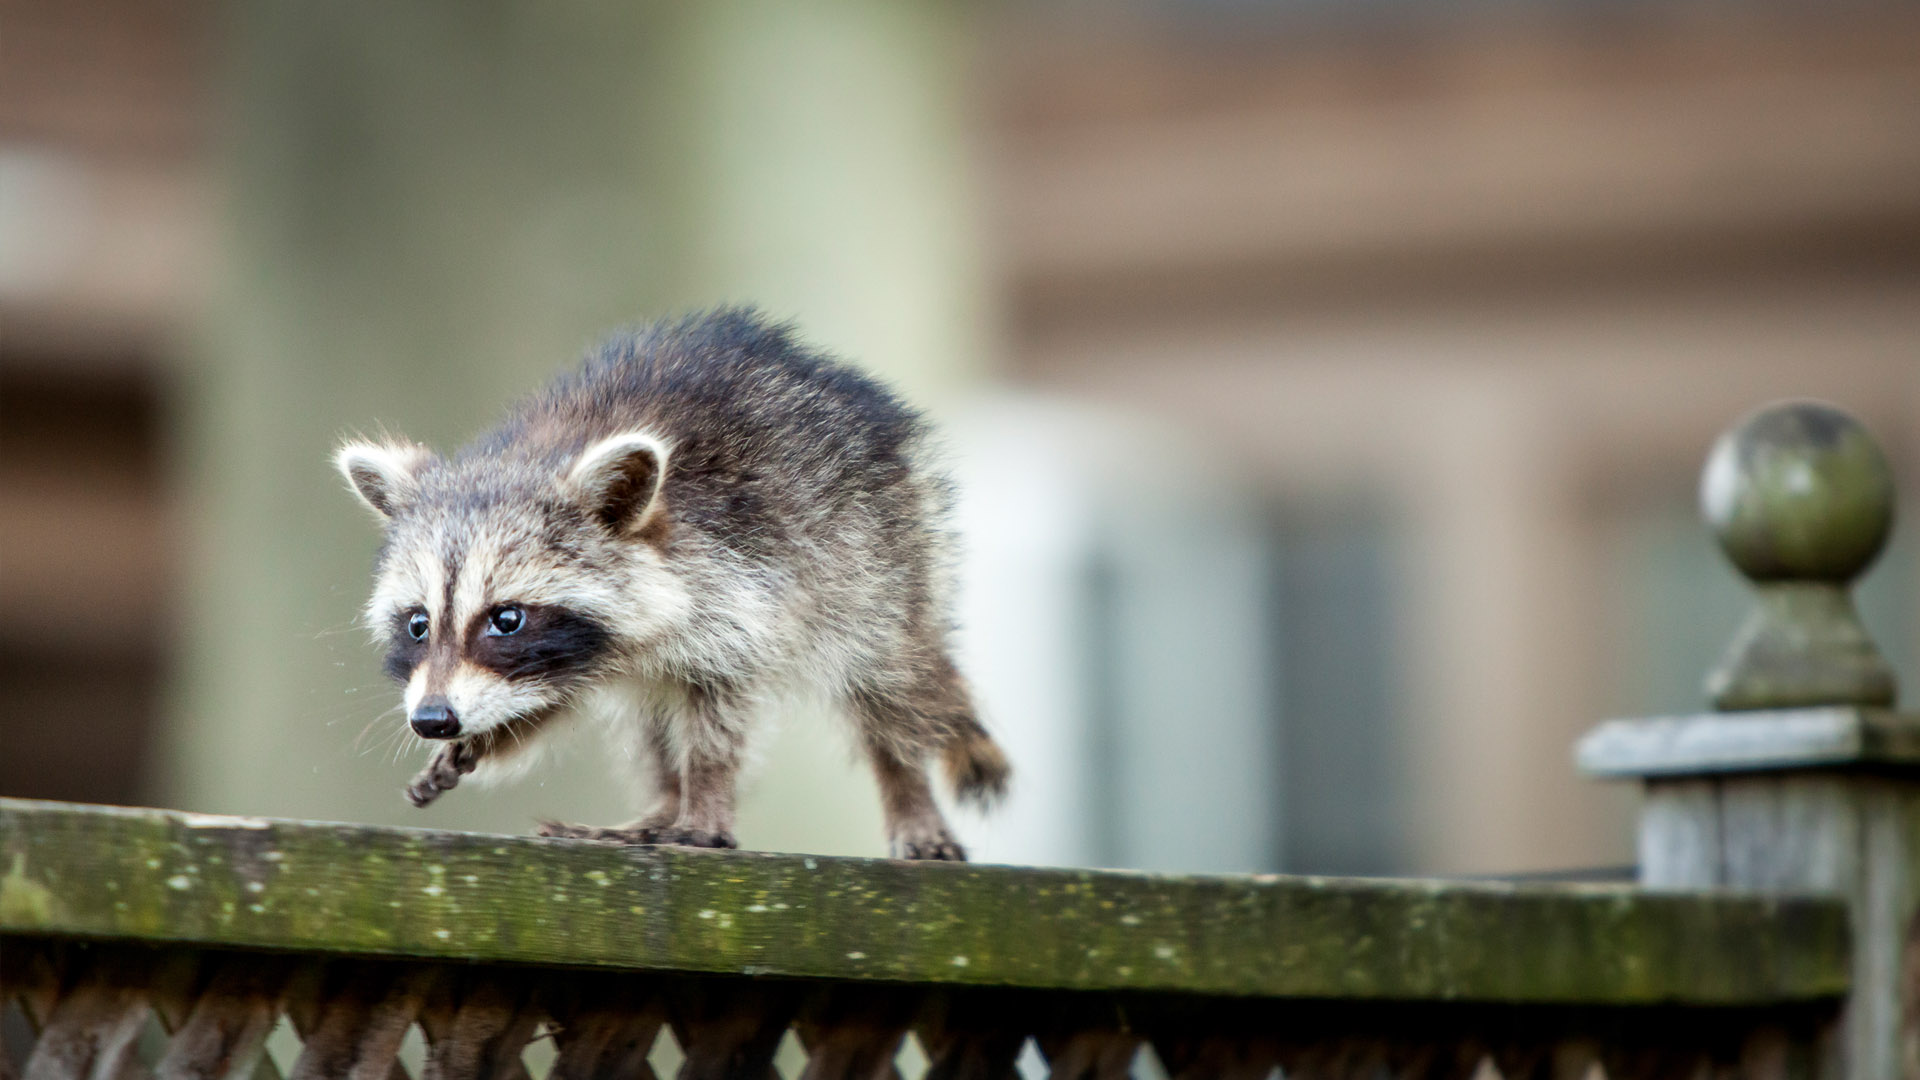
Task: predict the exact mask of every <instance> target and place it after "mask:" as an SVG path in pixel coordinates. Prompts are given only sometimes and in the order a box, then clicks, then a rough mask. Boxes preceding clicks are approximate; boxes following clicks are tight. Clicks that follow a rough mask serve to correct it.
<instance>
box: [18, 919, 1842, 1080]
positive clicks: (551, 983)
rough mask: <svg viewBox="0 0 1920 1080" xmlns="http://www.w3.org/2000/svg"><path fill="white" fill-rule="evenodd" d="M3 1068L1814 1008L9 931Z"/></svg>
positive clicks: (1568, 1061) (1653, 1059)
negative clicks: (1381, 993) (141, 941)
mask: <svg viewBox="0 0 1920 1080" xmlns="http://www.w3.org/2000/svg"><path fill="white" fill-rule="evenodd" d="M0 1003H3V1004H4V1009H0V1078H5V1080H13V1078H14V1077H16V1076H17V1077H22V1078H24V1080H54V1078H67V1077H73V1078H80V1077H101V1078H113V1080H143V1078H146V1077H156V1078H176V1077H177V1078H213V1077H230V1078H242V1080H244V1078H252V1080H283V1078H285V1080H309V1078H323V1077H326V1078H331V1077H359V1078H369V1080H443V1078H444V1080H451V1078H468V1077H473V1078H498V1080H540V1078H555V1080H574V1078H586V1077H608V1078H611V1077H632V1078H639V1080H648V1078H653V1077H669V1076H677V1077H679V1078H681V1080H704V1078H722V1077H752V1078H755V1080H771V1078H774V1077H783V1078H785V1080H796V1078H798V1077H808V1078H820V1080H824V1078H831V1077H846V1078H853V1077H859V1078H872V1080H887V1078H896V1077H897V1078H900V1080H919V1078H922V1077H926V1078H949V1077H952V1078H958V1077H976V1078H1001V1077H1006V1078H1011V1077H1033V1076H1052V1077H1067V1078H1087V1080H1092V1078H1114V1077H1127V1076H1139V1077H1160V1076H1166V1077H1182V1078H1188V1077H1191V1078H1198V1077H1229V1078H1245V1080H1265V1078H1267V1077H1272V1076H1276V1075H1280V1076H1284V1077H1286V1078H1287V1080H1603V1078H1604V1080H1719V1078H1723V1077H1724V1078H1728V1080H1732V1078H1736V1077H1737V1078H1741V1080H1747V1078H1751V1080H1786V1077H1788V1076H1789V1075H1790V1074H1794V1073H1799V1072H1802V1071H1804V1069H1803V1068H1800V1067H1796V1062H1799V1063H1801V1065H1802V1066H1803V1065H1804V1063H1805V1062H1806V1061H1807V1060H1809V1055H1810V1054H1811V1050H1810V1049H1808V1047H1809V1046H1810V1035H1809V1032H1810V1030H1811V1024H1810V1023H1809V1020H1810V1018H1807V1017H1801V1018H1800V1019H1799V1020H1798V1021H1795V1022H1793V1023H1786V1022H1784V1019H1783V1018H1782V1017H1780V1016H1776V1015H1769V1014H1766V1013H1756V1012H1753V1011H1750V1010H1732V1011H1730V1010H1704V1011H1702V1010H1692V1011H1688V1012H1685V1013H1681V1014H1676V1013H1674V1012H1672V1011H1666V1012H1660V1011H1654V1010H1646V1009H1639V1010H1630V1011H1627V1012H1625V1013H1617V1012H1616V1011H1609V1010H1572V1011H1569V1010H1549V1011H1544V1012H1543V1011H1541V1010H1537V1009H1533V1010H1530V1009H1524V1008H1523V1009H1515V1010H1498V1009H1493V1010H1489V1009H1485V1008H1480V1009H1474V1010H1466V1011H1461V1010H1451V1011H1450V1010H1449V1009H1448V1007H1447V1006H1445V1005H1441V1004H1432V1005H1428V1006H1424V1007H1416V1006H1408V1005H1400V1006H1380V1007H1368V1008H1355V1007H1352V1006H1334V1005H1330V1004H1326V1003H1318V1004H1316V1003H1300V1002H1292V1003H1289V1002H1265V1003H1262V1002H1254V1001H1245V1000H1238V1001H1236V1000H1194V999H1189V1000H1170V999H1145V998H1141V999H1135V998H1128V997H1123V996H1113V995H1083V994H1066V995H1058V994H1053V995H1050V994H1042V993H1034V992H1031V991H1020V990H1011V989H1009V990H1005V991H993V990H984V989H969V990H963V991H956V990H953V989H950V988H936V987H918V986H887V985H873V984H860V983H836V982H824V981H822V982H810V981H804V980H774V979H755V978H737V977H736V978H724V977H710V976H679V975H655V974H613V973H605V972H581V971H569V970H556V969H537V968H528V967H512V966H500V965H454V964H419V963H409V962H403V961H393V960H367V959H355V958H335V959H327V960H323V959H317V958H312V957H303V956H298V955H276V954H270V953H252V952H233V951H217V950H207V951H190V950H169V949H153V948H145V947H139V946H118V945H87V944H84V943H75V942H60V941H52V940H45V941H43V940H35V939H25V938H7V939H0Z"/></svg>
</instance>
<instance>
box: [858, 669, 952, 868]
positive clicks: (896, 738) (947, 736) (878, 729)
mask: <svg viewBox="0 0 1920 1080" xmlns="http://www.w3.org/2000/svg"><path fill="white" fill-rule="evenodd" d="M848 704H849V706H850V707H851V711H852V713H853V715H854V719H855V720H856V721H857V722H858V724H859V726H860V736H861V743H862V746H863V748H864V749H865V750H866V752H867V760H868V761H870V762H871V763H872V764H873V775H874V778H875V779H876V780H878V781H879V782H880V809H881V812H882V813H883V814H884V815H885V816H886V822H887V849H888V851H889V852H890V853H891V854H892V855H893V857H894V858H896V859H937V860H944V861H950V862H965V861H966V859H967V852H966V849H965V848H962V847H961V846H960V842H959V841H957V840H955V839H954V838H953V832H952V830H950V829H949V828H948V827H947V819H946V818H945V817H944V816H942V815H941V813H940V805H939V804H938V803H936V802H935V801H934V799H933V788H932V786H931V785H929V784H928V783H927V768H926V758H927V755H928V754H929V753H931V752H932V751H933V750H934V749H935V748H936V747H939V746H942V745H945V744H946V743H947V742H949V741H951V739H952V738H953V735H954V732H956V731H957V730H960V729H962V728H963V727H967V726H973V727H977V726H978V725H977V724H974V721H973V705H972V703H971V701H969V700H968V697H967V692H966V687H965V685H964V684H963V683H962V682H961V681H960V678H959V675H958V673H956V672H954V670H953V667H952V665H951V664H949V663H947V662H946V661H945V660H942V661H940V665H939V669H938V670H936V671H933V672H929V673H927V674H925V675H923V676H922V677H919V678H916V679H914V680H913V681H912V682H910V683H908V684H906V685H905V686H902V687H899V688H897V689H888V690H877V689H868V690H862V691H858V692H856V693H854V694H853V695H852V698H851V700H850V701H849V703H848Z"/></svg>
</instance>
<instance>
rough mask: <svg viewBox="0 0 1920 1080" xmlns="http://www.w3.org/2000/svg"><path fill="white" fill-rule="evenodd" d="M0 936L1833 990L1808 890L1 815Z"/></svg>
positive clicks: (41, 806) (965, 978) (942, 975)
mask: <svg viewBox="0 0 1920 1080" xmlns="http://www.w3.org/2000/svg"><path fill="white" fill-rule="evenodd" d="M0 871H4V876H0V934H14V935H19V934H28V935H59V936H76V937H87V938H109V939H137V940H142V941H148V942H186V943H194V944H200V945H208V946H224V947H242V948H269V949H281V950H298V951H308V952H326V953H352V954H362V955H382V954H384V955H397V956H414V957H443V958H457V959H463V960H487V961H504V962H519V963H536V964H551V965H589V966H597V967H614V968H632V969H650V970H671V971H681V972H719V973H745V974H767V975H783V976H791V977H798V978H818V979H851V980H888V981H896V982H914V983H927V984H976V985H977V984H985V985H1001V986H1017V987H1032V988H1040V989H1060V990H1142V991H1172V992H1183V993H1197V994H1230V995H1252V996H1265V997H1295V998H1323V999H1402V1000H1435V1001H1488V1002H1519V1003H1584V1004H1594V1005H1609V1004H1612V1005H1631V1004H1651V1003H1665V1002H1687V1003H1694V1004H1700V1005H1716V1004H1724V1005H1736V1004H1755V1003H1768V1002H1792V1001H1806V1000H1814V999H1820V998H1826V997H1833V996H1837V995H1841V994H1844V993H1845V992H1846V990H1847V987H1848V961H1847V956H1848V929H1847V922H1846V916H1845V911H1844V909H1843V908H1842V906H1841V905H1839V904H1837V903H1834V902H1832V901H1830V900H1825V899H1818V898H1792V897H1756V896H1747V897H1736V896H1728V895H1696V894H1683V893H1658V892H1655V893H1649V892H1644V891H1640V890H1637V889H1634V888H1632V887H1628V886H1596V885H1507V884H1497V883H1471V884H1463V883H1440V882H1422V881H1361V880H1334V879H1316V878H1297V877H1275V876H1266V877H1218V878H1204V877H1196V878H1177V877H1158V876H1148V875H1141V874H1130V873H1111V872H1094V871H1060V870H1037V869H1023V868H1011V867H999V866H968V865H950V864H945V865H943V864H907V863H898V862H888V861H869V860H858V859H829V858H812V857H804V856H791V855H764V854H753V853H745V852H705V851H686V850H678V849H664V848H618V847H610V846H601V845H596V844H591V843H584V842H576V841H558V840H544V839H538V838H533V837H504V836H483V835H474V834H464V833H438V832H425V831H417V830H400V829H383V828H367V827H359V826H344V825H314V824H303V823H295V822H275V821H265V820H254V819H236V818H214V817H204V816H193V815H182V814H175V813H167V812H161V811H153V810H126V809H115V808H100V807H82V806H73V805H65V804H56V803H42V802H30V801H22V800H0Z"/></svg>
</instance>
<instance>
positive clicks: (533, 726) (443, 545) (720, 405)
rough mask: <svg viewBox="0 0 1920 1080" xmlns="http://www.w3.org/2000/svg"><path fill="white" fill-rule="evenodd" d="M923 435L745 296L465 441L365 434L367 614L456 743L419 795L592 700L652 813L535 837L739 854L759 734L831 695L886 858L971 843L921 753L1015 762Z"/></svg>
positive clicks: (599, 360)
mask: <svg viewBox="0 0 1920 1080" xmlns="http://www.w3.org/2000/svg"><path fill="white" fill-rule="evenodd" d="M928 442H929V434H928V431H927V428H926V425H925V423H924V421H923V420H922V418H921V417H920V416H919V414H918V413H916V412H915V411H914V410H912V409H910V408H908V407H907V406H906V405H904V404H903V403H901V401H900V400H899V399H898V398H896V397H895V396H893V395H892V394H891V393H890V392H888V391H887V390H886V389H885V388H883V387H882V386H881V385H879V384H878V383H877V382H875V381H874V380H872V379H871V378H869V377H867V376H865V375H863V374H861V373H859V372H857V371H855V370H854V369H852V368H850V367H848V366H846V365H844V364H841V363H839V362H837V361H835V360H833V359H832V358H830V357H828V356H825V355H823V354H821V353H820V352H817V351H815V350H813V349H811V348H809V347H808V346H806V345H804V344H802V343H801V342H800V341H799V340H798V339H797V338H796V336H795V334H794V332H793V330H792V328H791V327H790V326H787V325H782V324H776V323H773V322H770V321H768V320H767V319H765V318H763V317H762V316H760V315H759V314H757V313H756V312H754V311H752V310H750V309H727V310H721V311H717V312H712V313H706V314H701V315H697V316H692V317H689V318H686V319H684V320H680V321H677V322H663V323H659V324H656V325H653V326H649V327H645V328H642V329H639V330H636V331H631V332H626V333H621V334H618V335H616V336H614V337H612V338H611V339H609V340H607V341H606V342H604V343H603V344H601V345H600V346H599V347H598V348H596V349H594V350H592V351H590V352H589V354H588V356H587V358H586V360H585V363H584V365H583V366H582V367H580V368H579V369H577V370H575V371H573V372H571V373H569V374H566V375H563V376H562V377H560V378H559V379H558V380H556V381H555V382H554V383H552V384H551V385H550V386H549V387H548V388H547V389H546V390H545V391H544V392H542V393H540V394H538V395H536V396H534V397H532V398H530V399H528V400H526V401H524V402H523V403H521V404H520V405H519V406H518V407H516V408H515V409H513V410H512V411H511V412H510V413H509V415H508V416H507V418H506V420H505V421H504V422H503V423H502V424H501V425H500V426H499V427H497V428H495V429H494V430H492V431H491V432H489V433H487V434H485V435H482V436H481V437H480V438H478V439H477V440H476V441H474V442H473V443H472V444H471V445H469V446H467V447H466V448H465V449H463V450H461V451H460V452H458V453H457V454H454V455H453V456H451V457H446V458H442V457H439V456H436V455H435V454H434V453H432V452H431V451H429V450H427V449H426V448H425V447H422V446H419V445H416V444H414V443H411V442H408V441H405V440H403V439H392V438H389V439H380V440H373V441H351V442H348V443H346V444H345V445H344V446H342V447H341V448H340V450H339V452H338V454H337V455H336V458H335V463H336V465H337V466H338V468H339V470H340V472H341V473H342V474H343V475H344V476H345V477H346V479H347V482H348V483H349V485H350V486H351V487H352V489H353V491H354V492H355V493H356V494H357V495H358V496H359V497H360V499H361V501H363V502H365V503H366V505H367V506H368V507H370V508H371V509H372V510H373V512H374V513H375V514H376V515H377V516H378V517H379V518H380V520H381V522H382V524H383V526H384V529H385V542H384V544H383V545H382V546H381V548H380V553H379V556H378V560H377V566H376V571H375V581H376V583H375V587H374V590H373V596H372V599H371V600H370V601H369V602H368V604H367V608H366V620H367V623H368V626H369V628H370V629H371V630H372V631H373V632H374V635H375V637H376V638H377V639H378V640H380V641H381V642H383V643H384V644H385V646H386V649H387V656H386V670H387V673H388V674H389V675H391V676H392V677H393V678H394V679H396V680H398V681H399V682H400V683H401V684H403V685H404V686H405V704H406V713H407V723H408V724H409V725H410V727H411V728H412V730H413V732H414V733H415V734H417V735H419V736H420V737H421V738H423V739H429V740H436V741H438V742H440V744H441V745H439V746H438V747H437V748H436V750H435V751H434V753H433V754H432V757H431V760H430V761H429V763H428V765H427V767H426V768H425V770H424V771H422V772H421V773H420V774H419V775H418V776H417V777H416V778H415V779H414V780H413V782H412V784H411V785H410V786H409V787H408V789H407V797H408V798H409V799H410V800H411V801H412V802H413V803H414V804H415V805H417V806H425V805H426V804H428V803H430V802H432V801H433V800H434V799H435V798H437V797H438V796H439V795H441V794H442V793H444V792H446V791H449V790H451V789H452V788H454V787H455V786H456V785H458V784H459V782H460V779H461V778H462V777H463V776H465V775H467V774H470V773H473V772H475V771H476V770H488V771H496V770H501V769H505V768H508V767H510V766H512V765H513V764H514V763H515V759H516V758H520V759H521V760H522V761H523V762H524V761H525V760H526V758H525V755H527V754H528V753H529V752H530V750H531V749H532V748H533V747H535V746H536V745H537V744H538V742H539V740H540V739H541V737H542V736H543V735H545V734H547V733H548V732H549V731H550V730H552V729H553V728H554V727H555V726H556V725H557V724H559V723H562V722H564V721H565V720H566V718H568V717H570V716H573V715H576V714H578V713H580V712H582V711H585V712H589V713H594V712H597V713H599V714H601V715H603V716H604V717H606V718H607V719H608V720H609V724H608V730H609V732H610V733H611V734H612V735H613V737H614V738H615V739H616V740H617V741H618V743H619V744H620V748H621V749H623V750H624V751H625V753H624V754H621V755H616V756H621V757H627V758H630V759H631V760H633V761H634V762H636V764H637V765H638V766H639V769H638V771H639V772H640V773H642V774H644V775H642V776H640V777H638V778H637V779H639V780H640V781H641V782H643V783H646V782H650V784H651V804H650V805H651V808H650V809H649V810H648V811H647V813H645V814H644V816H642V817H640V818H639V819H638V820H636V821H633V822H629V823H627V824H625V825H620V826H616V827H612V828H597V827H591V826H582V825H569V824H562V823H557V822H548V823H545V824H543V825H542V827H541V829H540V831H541V833H542V834H543V835H547V836H560V837H573V838H581V839H592V840H605V841H613V842H621V843H632V844H679V845H688V846H693V847H734V846H735V840H734V788H735V780H736V776H737V774H738V772H739V770H740V766H741V759H742V755H743V752H744V750H745V749H746V745H747V740H748V737H749V735H750V733H751V732H752V731H753V729H754V728H755V727H756V725H757V724H758V723H759V722H760V721H761V720H762V719H763V718H764V717H765V715H766V714H767V713H768V712H769V711H770V710H773V709H777V708H779V707H780V706H781V705H782V704H783V703H787V702H790V701H791V700H792V699H794V698H796V697H806V698H812V699H824V700H826V701H829V702H831V703H833V704H834V705H835V706H836V707H837V708H836V711H837V712H839V713H841V714H842V715H843V716H844V717H846V718H847V719H848V720H849V721H850V722H851V727H852V731H853V733H854V737H855V741H856V742H857V744H858V746H859V748H860V750H861V751H862V752H863V753H864V755H865V757H866V760H867V761H868V762H869V763H870V764H871V765H872V767H873V771H874V774H875V776H876V777H877V778H878V780H879V785H880V794H881V801H882V808H883V810H884V813H885V819H886V829H887V840H888V843H889V847H890V850H891V852H892V853H893V855H894V856H895V857H897V858H907V859H947V860H964V859H965V858H966V854H965V852H964V851H963V850H962V848H961V846H960V844H959V843H957V842H956V841H955V840H954V837H953V834H952V832H951V831H950V830H949V828H948V826H947V823H946V821H945V819H944V818H943V817H942V815H941V812H940V809H939V806H938V805H937V804H936V803H935V801H934V797H933V793H932V790H931V788H930V787H929V784H928V780H927V772H926V765H927V760H928V758H930V757H932V756H934V755H936V754H937V755H938V757H939V759H940V761H941V762H942V764H943V765H944V771H945V773H946V777H947V780H948V781H949V782H950V784H951V786H952V789H953V792H954V794H955V796H956V797H957V798H959V799H961V800H966V801H973V802H976V803H979V804H981V805H983V806H985V805H988V804H990V803H991V802H992V801H993V800H995V799H996V798H998V797H999V796H1001V795H1002V794H1003V793H1004V792H1005V789H1006V785H1007V781H1008V776H1009V771H1010V770H1009V767H1008V764H1007V761H1006V758H1005V756H1004V755H1003V754H1002V752H1001V750H1000V748H999V746H998V745H996V744H995V743H994V741H993V739H992V738H991V737H990V736H989V735H988V734H987V732H986V730H985V729H984V728H983V727H982V726H981V724H980V722H979V720H978V719H977V718H976V716H975V712H974V707H973V704H972V701H971V699H970V697H969V694H968V690H967V684H966V682H965V680H964V679H963V678H962V677H961V675H960V673H959V671H958V670H957V669H956V668H955V666H954V663H953V659H952V655H951V649H950V647H949V644H948V636H949V631H950V626H951V614H950V610H949V595H948V587H947V578H948V572H947V571H948V566H947V563H948V559H949V547H950V533H949V531H948V525H947V517H948V514H949V504H950V502H951V498H950V486H949V483H948V481H947V480H946V479H945V477H944V476H943V475H942V474H941V473H940V472H939V471H938V470H937V469H936V468H934V467H933V466H932V465H931V463H930V462H929V460H928V459H929V456H930V455H929V452H928ZM583 707H584V708H583ZM483 775H484V773H483ZM643 805H645V803H644V802H643Z"/></svg>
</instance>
